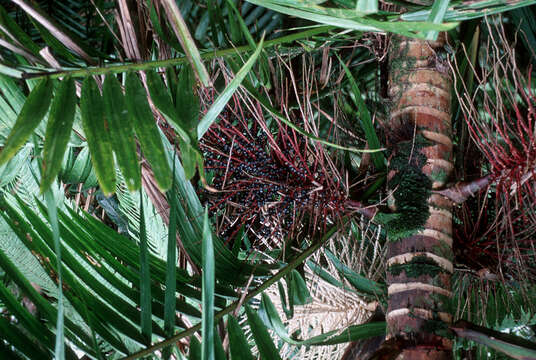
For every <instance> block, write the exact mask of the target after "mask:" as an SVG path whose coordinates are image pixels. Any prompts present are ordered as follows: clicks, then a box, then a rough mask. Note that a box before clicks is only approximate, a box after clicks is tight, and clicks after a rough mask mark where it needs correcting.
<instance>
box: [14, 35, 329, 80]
mask: <svg viewBox="0 0 536 360" xmlns="http://www.w3.org/2000/svg"><path fill="white" fill-rule="evenodd" d="M331 29H334V27H333V26H319V27H315V28H312V29H308V30H305V31H301V32H299V33H295V34H291V35H287V36H282V37H280V38H277V39H273V40H268V41H265V42H264V48H265V49H266V48H269V47H274V46H277V45H281V44H285V43H290V42H293V41H296V40H300V39H304V38H308V37H311V36H314V35H317V34H321V33H324V32H327V31H329V30H331ZM257 45H258V44H257ZM254 50H255V49H254V48H252V47H251V46H250V45H243V46H238V47H235V48H229V49H222V50H215V51H205V52H203V53H202V54H201V59H203V60H211V59H215V58H220V57H228V56H236V55H239V54H242V53H247V52H251V51H254ZM187 62H188V58H187V57H186V56H183V57H180V58H174V59H166V60H156V61H148V62H143V63H132V64H122V65H111V66H106V67H87V68H82V69H76V70H62V71H55V72H38V73H27V72H23V73H22V78H23V79H39V78H44V77H49V78H51V79H57V78H60V77H64V76H71V77H87V76H91V75H104V74H114V73H122V72H127V71H143V70H149V69H154V68H164V67H169V66H174V65H178V64H184V63H187Z"/></svg>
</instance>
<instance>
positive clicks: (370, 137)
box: [339, 58, 385, 170]
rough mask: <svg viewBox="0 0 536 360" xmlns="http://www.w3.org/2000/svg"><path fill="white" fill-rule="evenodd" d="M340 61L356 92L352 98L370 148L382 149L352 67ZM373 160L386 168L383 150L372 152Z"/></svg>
mask: <svg viewBox="0 0 536 360" xmlns="http://www.w3.org/2000/svg"><path fill="white" fill-rule="evenodd" d="M339 62H340V63H341V66H342V67H343V69H344V72H345V73H346V77H348V80H349V81H350V85H351V87H352V92H353V93H354V96H353V97H352V100H353V101H354V104H355V105H356V107H357V110H358V114H359V118H360V120H361V122H360V123H361V127H362V128H363V131H364V132H365V137H366V138H367V142H368V145H369V148H370V150H379V149H380V140H379V139H378V135H377V134H376V130H374V124H373V123H372V118H371V116H370V112H369V111H368V108H367V105H366V104H365V102H364V101H363V98H362V97H361V92H360V91H359V87H358V86H357V83H356V81H355V79H354V77H353V76H352V73H351V72H350V69H348V67H347V66H346V65H345V64H344V62H343V61H342V60H341V59H340V58H339ZM370 156H371V158H372V161H373V162H374V166H376V169H378V170H383V169H384V168H385V157H384V155H383V153H382V152H372V153H371V155H370Z"/></svg>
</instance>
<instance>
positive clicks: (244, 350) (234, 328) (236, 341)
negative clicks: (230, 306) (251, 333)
mask: <svg viewBox="0 0 536 360" xmlns="http://www.w3.org/2000/svg"><path fill="white" fill-rule="evenodd" d="M227 330H228V334H229V353H230V355H231V357H230V358H231V359H233V360H254V358H253V355H252V354H251V350H250V349H249V344H248V340H247V338H246V335H245V334H244V332H243V331H242V329H241V328H240V325H239V324H238V320H236V318H235V317H234V316H229V319H228V320H227Z"/></svg>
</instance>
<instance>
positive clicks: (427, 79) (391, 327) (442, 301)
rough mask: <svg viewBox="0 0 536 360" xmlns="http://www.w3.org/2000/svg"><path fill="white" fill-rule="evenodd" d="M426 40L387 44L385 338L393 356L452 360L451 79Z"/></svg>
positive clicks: (438, 47)
mask: <svg viewBox="0 0 536 360" xmlns="http://www.w3.org/2000/svg"><path fill="white" fill-rule="evenodd" d="M444 43H445V34H441V35H440V37H439V39H438V40H437V41H434V42H427V41H421V40H415V39H409V38H404V37H396V36H395V37H393V39H392V41H391V46H390V51H389V56H390V64H389V67H390V71H389V96H390V98H391V101H392V108H391V115H390V131H391V134H390V136H389V138H390V144H389V146H390V148H391V150H392V151H391V158H390V163H389V166H390V174H389V184H390V185H389V187H390V189H391V191H393V196H392V197H391V199H390V206H391V207H392V209H393V210H394V213H395V214H396V215H394V216H393V218H392V219H391V221H389V222H388V231H389V245H388V269H387V283H388V285H389V287H388V309H387V316H386V318H387V326H388V338H395V339H397V340H400V341H401V343H403V344H404V350H403V352H402V353H401V355H399V357H398V358H397V359H419V360H421V359H434V360H442V359H452V342H451V340H449V339H448V338H447V337H446V335H447V334H448V325H449V324H450V323H451V322H452V313H451V310H450V306H449V304H450V299H451V297H452V293H451V284H450V282H451V274H452V271H453V265H452V205H451V202H450V201H449V200H448V199H447V198H445V197H443V196H441V195H438V194H434V193H433V192H432V190H436V189H441V188H442V187H444V185H445V183H446V181H447V179H448V177H449V176H450V174H451V172H452V169H453V163H452V161H451V159H452V156H451V154H452V140H451V116H450V100H451V80H450V76H449V71H448V69H449V68H448V66H447V65H446V64H445V62H444V61H442V57H441V55H442V54H441V53H442V51H443V45H444Z"/></svg>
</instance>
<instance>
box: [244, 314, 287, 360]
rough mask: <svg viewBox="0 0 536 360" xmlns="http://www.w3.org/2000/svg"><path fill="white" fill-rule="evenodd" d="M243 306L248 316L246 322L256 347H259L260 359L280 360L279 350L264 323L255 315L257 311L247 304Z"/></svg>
mask: <svg viewBox="0 0 536 360" xmlns="http://www.w3.org/2000/svg"><path fill="white" fill-rule="evenodd" d="M245 308H246V314H247V317H248V324H249V326H250V328H251V333H252V335H253V338H254V339H255V343H256V344H257V348H258V349H259V354H260V355H261V359H274V360H277V359H279V360H281V357H280V356H279V352H278V351H277V349H276V347H275V345H274V343H273V342H272V338H271V337H270V334H269V333H268V330H267V329H266V325H264V323H263V322H262V320H261V318H260V317H259V315H257V313H256V312H255V311H253V309H252V308H251V307H250V306H249V305H246V306H245Z"/></svg>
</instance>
